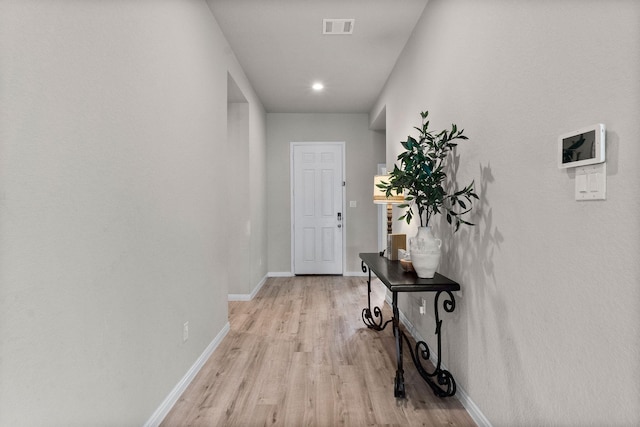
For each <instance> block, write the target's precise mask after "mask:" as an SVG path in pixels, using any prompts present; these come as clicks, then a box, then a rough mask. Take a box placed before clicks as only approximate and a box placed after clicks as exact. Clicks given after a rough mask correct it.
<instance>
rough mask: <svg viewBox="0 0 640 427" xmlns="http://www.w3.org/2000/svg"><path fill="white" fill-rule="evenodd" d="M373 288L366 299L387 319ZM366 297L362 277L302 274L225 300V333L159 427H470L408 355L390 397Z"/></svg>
mask: <svg viewBox="0 0 640 427" xmlns="http://www.w3.org/2000/svg"><path fill="white" fill-rule="evenodd" d="M373 285H374V286H373V288H374V293H373V295H372V304H374V303H375V305H378V306H380V307H381V308H383V315H384V317H385V319H390V318H391V310H390V308H389V307H388V306H387V305H386V303H384V302H383V301H384V287H383V285H382V284H381V283H380V282H378V281H377V280H376V281H374V283H373ZM366 298H367V297H366V281H365V279H364V278H362V277H337V276H327V277H325V276H304V277H295V278H271V279H268V280H267V282H266V283H265V285H264V286H263V288H262V289H261V290H260V292H259V293H258V295H257V296H256V297H255V298H254V299H253V300H252V301H249V302H230V303H229V321H230V324H231V331H230V332H229V334H228V335H227V336H226V337H225V338H224V340H223V341H222V343H221V344H220V345H219V347H218V348H217V349H216V350H215V352H214V353H213V355H212V356H211V358H210V359H209V360H208V361H207V363H206V364H205V366H204V367H203V368H202V370H201V371H200V372H199V373H198V375H197V376H196V378H195V379H194V380H193V382H192V383H191V384H190V386H189V387H188V389H187V390H186V391H185V393H184V394H183V395H182V397H181V398H180V399H179V401H178V402H177V403H176V405H175V406H174V407H173V409H172V410H171V412H170V413H169V414H168V415H167V417H166V418H165V420H164V422H163V423H162V426H164V427H173V426H271V425H273V426H296V427H297V426H382V425H385V426H391V425H397V426H475V425H476V424H475V423H474V422H473V420H472V419H471V417H470V416H469V414H468V413H467V412H466V411H465V409H464V408H463V407H462V405H461V404H460V402H459V401H458V400H457V399H456V398H455V397H453V398H445V399H441V398H438V397H436V396H434V394H433V392H432V391H431V389H430V388H429V387H428V386H427V385H426V384H425V383H424V381H423V380H422V378H421V377H420V376H419V375H418V374H417V373H416V372H415V368H414V366H413V363H412V362H411V360H410V358H409V356H408V354H407V353H408V351H405V361H404V364H405V382H406V393H407V398H406V399H396V398H394V397H393V378H394V375H395V370H396V364H395V347H394V346H395V344H394V339H393V334H392V331H391V326H388V327H387V328H386V329H385V330H384V331H382V332H375V331H372V330H369V329H367V327H366V326H365V325H364V324H363V323H362V320H361V311H362V308H363V307H364V306H365V305H366V301H367V299H366ZM383 305H384V307H383ZM444 339H446V337H445V338H444ZM453 375H454V376H455V372H453Z"/></svg>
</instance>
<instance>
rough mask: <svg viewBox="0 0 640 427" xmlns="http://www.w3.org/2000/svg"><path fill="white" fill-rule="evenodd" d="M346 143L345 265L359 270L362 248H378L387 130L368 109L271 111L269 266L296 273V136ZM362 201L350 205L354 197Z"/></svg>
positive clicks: (349, 270)
mask: <svg viewBox="0 0 640 427" xmlns="http://www.w3.org/2000/svg"><path fill="white" fill-rule="evenodd" d="M308 141H318V142H328V141H344V142H345V143H346V144H345V145H346V148H345V151H346V154H345V157H346V163H345V165H346V167H345V169H346V177H345V178H346V182H347V187H346V207H345V216H344V219H345V226H346V228H347V232H346V268H345V274H352V273H357V272H360V271H361V270H360V261H359V259H358V253H359V252H375V251H376V250H377V247H378V243H377V226H376V222H377V218H378V217H377V215H378V214H377V212H378V211H377V208H376V205H374V204H373V202H372V197H373V176H374V175H375V174H376V165H377V164H378V163H383V162H384V135H383V134H381V133H379V132H376V131H372V130H370V129H369V119H368V116H367V115H366V114H282V113H278V114H271V113H270V114H267V150H268V152H267V164H268V166H267V185H268V188H269V200H268V211H267V218H268V227H267V228H268V247H269V272H272V273H291V202H290V197H291V187H290V174H291V169H290V164H289V163H290V159H289V157H290V154H289V150H290V143H291V142H308ZM351 200H354V201H356V202H357V207H355V208H350V207H349V201H351Z"/></svg>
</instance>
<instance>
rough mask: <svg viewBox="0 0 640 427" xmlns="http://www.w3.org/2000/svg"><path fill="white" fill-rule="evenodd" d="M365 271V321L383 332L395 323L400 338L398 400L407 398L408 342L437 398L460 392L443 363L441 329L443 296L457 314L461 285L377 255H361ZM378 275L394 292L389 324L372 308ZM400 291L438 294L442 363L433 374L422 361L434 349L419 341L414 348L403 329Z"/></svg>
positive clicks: (395, 388)
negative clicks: (425, 276) (373, 278)
mask: <svg viewBox="0 0 640 427" xmlns="http://www.w3.org/2000/svg"><path fill="white" fill-rule="evenodd" d="M360 259H362V271H363V272H365V273H366V272H369V279H368V280H367V286H368V294H367V303H368V304H367V307H366V308H364V309H363V310H362V321H363V322H364V323H365V325H367V327H368V328H370V329H374V330H376V331H381V330H383V329H384V328H385V327H386V326H387V324H389V323H390V322H391V323H392V324H393V335H394V336H395V338H396V359H397V363H398V369H397V371H396V377H395V381H394V387H393V394H394V396H395V397H405V388H404V370H403V368H402V346H403V340H404V341H405V342H406V343H407V348H409V351H410V352H411V359H412V360H413V364H414V365H415V366H416V369H417V370H418V372H419V373H420V376H421V377H422V378H424V380H425V381H426V382H427V384H429V386H430V387H431V389H432V390H433V392H434V393H435V395H436V396H439V397H447V396H453V395H454V394H455V393H456V382H455V380H454V379H453V376H452V375H451V373H450V372H449V371H447V370H446V369H442V367H441V364H440V360H441V330H440V328H441V326H442V320H440V314H439V311H438V303H439V301H440V296H441V295H442V294H443V293H444V294H445V299H444V300H443V302H442V307H443V308H444V310H445V311H446V312H448V313H451V312H453V310H454V309H455V307H456V302H455V299H454V297H453V294H452V293H451V292H453V291H458V290H460V285H459V284H458V283H456V282H454V281H453V280H451V279H448V278H446V277H444V276H443V275H441V274H438V273H436V275H435V276H434V277H433V278H432V279H420V278H418V276H417V275H416V274H415V273H414V272H406V271H404V270H403V269H402V267H401V266H400V262H399V261H389V260H388V259H387V258H385V257H383V256H380V255H379V254H377V253H361V254H360ZM372 271H373V272H374V273H375V275H376V276H378V279H380V280H381V281H382V283H384V284H385V285H386V287H387V288H388V289H389V290H390V291H391V293H392V308H393V317H392V318H391V319H390V320H387V321H386V322H384V321H383V319H382V311H381V310H380V308H379V307H377V306H376V307H373V310H372V308H371V272H372ZM398 292H436V296H435V301H434V310H435V316H436V331H435V334H436V336H437V338H438V350H437V355H438V362H437V364H436V367H435V369H434V370H433V372H429V371H428V370H427V369H426V368H425V367H424V366H423V365H422V362H421V361H420V359H421V358H422V359H423V360H429V357H430V350H429V347H428V346H427V343H425V342H424V341H419V342H417V343H416V346H415V351H414V349H413V348H411V343H410V341H409V338H407V336H406V335H405V333H404V332H403V331H402V330H401V329H400V327H399V326H400V318H399V314H398Z"/></svg>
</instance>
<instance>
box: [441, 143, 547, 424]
mask: <svg viewBox="0 0 640 427" xmlns="http://www.w3.org/2000/svg"><path fill="white" fill-rule="evenodd" d="M459 164H460V159H459V156H454V159H453V161H452V162H451V163H450V165H449V166H450V168H451V170H450V171H449V172H448V173H449V177H450V180H451V182H448V184H447V185H453V183H454V182H455V177H456V173H457V171H458V168H459ZM479 169H480V180H479V183H480V185H479V189H478V203H477V204H476V205H475V206H474V212H473V215H472V216H471V218H470V220H471V221H472V222H473V223H474V224H475V227H473V228H469V227H467V228H464V229H461V230H460V232H459V233H456V235H455V236H453V235H451V236H450V238H447V239H443V240H444V242H446V245H445V244H443V263H442V271H443V272H445V273H446V274H456V275H458V280H459V281H460V282H461V283H462V286H463V290H462V294H463V295H464V300H461V303H462V301H464V305H466V306H467V307H466V308H465V310H464V313H466V314H467V319H466V320H462V321H463V322H466V324H462V325H460V326H459V327H460V328H464V329H465V330H464V333H465V334H468V336H469V337H470V338H469V339H467V342H469V341H476V342H482V343H493V342H495V340H496V339H497V340H498V341H499V348H498V347H495V346H493V345H485V346H483V347H482V350H483V353H482V358H481V360H484V361H485V362H486V361H493V362H492V363H491V366H493V371H487V372H486V375H487V378H486V381H487V383H492V382H495V383H496V384H497V385H500V384H506V386H501V388H502V387H504V389H505V390H521V391H522V393H524V394H525V395H532V394H533V393H534V390H533V389H528V388H527V381H526V379H525V380H523V376H524V375H523V372H525V370H524V368H523V363H522V356H521V354H520V346H519V345H518V344H517V342H514V341H515V340H518V339H526V338H524V337H525V336H524V335H522V333H521V332H519V331H515V330H513V328H512V327H511V325H512V323H511V322H509V321H508V319H509V316H510V311H512V310H511V308H512V307H510V306H509V305H508V304H507V303H506V301H505V296H504V294H503V292H504V286H503V285H502V284H500V283H499V280H498V279H497V278H496V273H495V265H494V254H495V253H496V252H498V251H499V250H500V246H501V244H502V243H503V242H504V240H505V239H504V236H503V234H502V233H501V232H500V230H499V229H498V227H497V226H496V225H495V224H494V222H493V208H491V207H490V206H489V202H488V201H489V200H490V199H491V198H490V193H489V189H490V186H491V183H493V182H494V181H495V178H494V175H493V172H492V169H491V163H488V164H487V165H486V166H484V165H482V164H480V165H479ZM442 222H443V221H442ZM443 225H444V224H443ZM440 229H443V227H441V228H440ZM461 313H462V310H461V312H460V313H457V316H456V318H455V319H453V320H454V323H455V322H459V321H460V320H461V319H460V318H459V317H460V316H461V315H462V314H461ZM456 333H458V332H456ZM474 354H476V353H474ZM470 357H475V356H473V355H471V356H470ZM470 369H471V367H470ZM492 378H501V380H502V381H492V380H491V379H492ZM527 390H528V391H527ZM489 392H490V393H493V392H495V390H489ZM522 393H520V394H522ZM530 393H531V394H530ZM507 396H508V397H506V399H508V400H507V401H506V402H505V405H504V411H505V413H504V416H505V418H504V419H515V418H514V417H517V416H518V414H522V413H525V412H527V411H531V410H532V409H533V406H534V403H533V402H531V401H529V402H527V403H526V406H524V403H523V402H519V401H518V400H515V399H512V397H513V396H514V395H513V394H510V393H507ZM533 411H534V412H536V413H537V410H535V409H533Z"/></svg>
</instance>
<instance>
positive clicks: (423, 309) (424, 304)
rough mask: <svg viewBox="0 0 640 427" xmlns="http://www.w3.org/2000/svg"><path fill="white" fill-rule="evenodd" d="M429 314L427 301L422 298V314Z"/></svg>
mask: <svg viewBox="0 0 640 427" xmlns="http://www.w3.org/2000/svg"><path fill="white" fill-rule="evenodd" d="M426 312H427V300H426V299H424V298H422V303H421V304H420V314H421V315H423V316H424V315H425V314H426Z"/></svg>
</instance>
